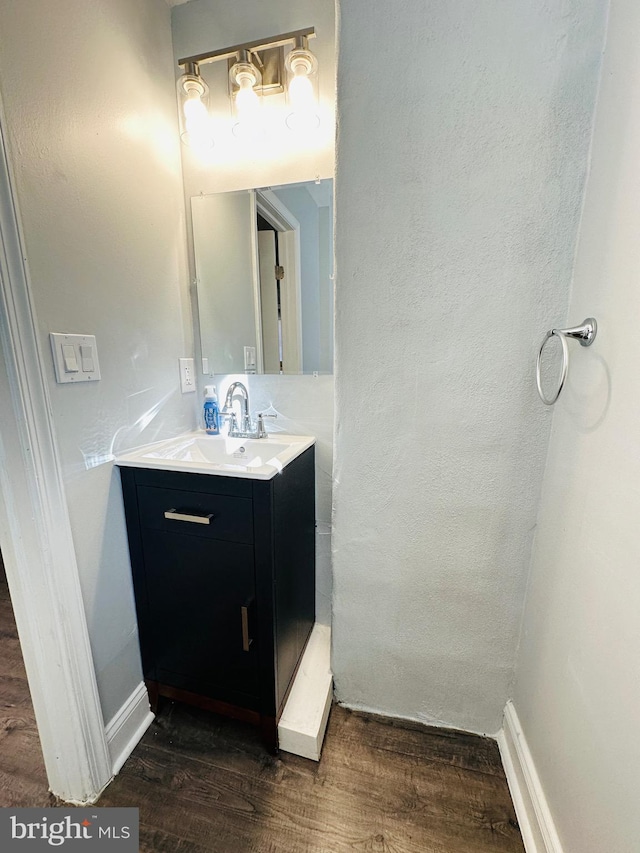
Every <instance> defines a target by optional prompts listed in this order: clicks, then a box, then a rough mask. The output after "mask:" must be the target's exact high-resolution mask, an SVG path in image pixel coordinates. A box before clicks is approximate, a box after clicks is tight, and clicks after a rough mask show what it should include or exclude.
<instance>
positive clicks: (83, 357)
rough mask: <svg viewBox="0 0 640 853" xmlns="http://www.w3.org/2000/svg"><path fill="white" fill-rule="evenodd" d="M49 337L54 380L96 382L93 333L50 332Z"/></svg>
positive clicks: (98, 373) (98, 372)
mask: <svg viewBox="0 0 640 853" xmlns="http://www.w3.org/2000/svg"><path fill="white" fill-rule="evenodd" d="M49 339H50V341H51V352H52V353H53V366H54V367H55V370H56V382H59V383H64V382H96V381H97V380H98V379H100V364H99V363H98V349H97V347H96V338H95V335H66V334H64V333H60V332H51V334H50V335H49Z"/></svg>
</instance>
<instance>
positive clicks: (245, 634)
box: [240, 604, 253, 652]
mask: <svg viewBox="0 0 640 853" xmlns="http://www.w3.org/2000/svg"><path fill="white" fill-rule="evenodd" d="M240 616H241V619H242V651H243V652H248V651H249V648H250V646H251V643H253V640H252V639H250V638H249V608H248V606H247V605H246V604H243V605H242V607H241V608H240Z"/></svg>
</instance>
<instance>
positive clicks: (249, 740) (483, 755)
mask: <svg viewBox="0 0 640 853" xmlns="http://www.w3.org/2000/svg"><path fill="white" fill-rule="evenodd" d="M51 805H55V803H54V802H53V798H52V797H51V796H50V794H49V793H48V792H47V781H46V775H45V770H44V765H43V761H42V755H41V752H40V744H39V740H38V733H37V729H36V725H35V719H34V716H33V709H32V707H31V700H30V696H29V690H28V687H27V681H26V675H25V672H24V665H23V663H22V655H21V651H20V644H19V642H18V638H17V634H16V630H15V622H14V619H13V611H12V609H11V603H10V601H9V596H8V591H7V587H6V582H5V581H4V577H3V575H1V574H0V806H14V807H19V806H51ZM98 805H99V806H137V807H139V809H140V850H141V851H142V853H523V851H524V847H523V845H522V841H521V838H520V833H519V831H518V826H517V823H516V818H515V814H514V811H513V807H512V804H511V800H510V797H509V791H508V789H507V783H506V781H505V778H504V774H503V772H502V767H501V764H500V758H499V754H498V749H497V746H496V744H495V743H494V742H493V741H491V740H489V739H486V738H480V737H476V736H474V735H467V734H464V733H458V732H449V731H443V730H441V729H429V728H426V727H424V726H420V725H417V724H416V725H414V724H411V723H404V722H400V721H397V720H389V719H386V718H383V717H375V716H372V715H369V714H362V713H358V712H350V711H347V710H345V709H344V708H340V707H334V708H333V711H332V713H331V719H330V721H329V729H328V732H327V739H326V742H325V747H324V751H323V755H322V760H321V761H320V763H319V764H317V763H315V762H312V761H307V760H305V759H303V758H298V757H297V756H294V755H287V754H286V753H282V754H281V755H280V757H278V758H274V757H273V756H270V755H268V754H267V752H266V751H265V749H264V747H263V745H262V742H261V740H260V737H259V733H258V731H257V730H256V729H254V728H252V727H251V726H249V725H245V724H243V723H239V722H235V721H232V720H226V719H224V718H222V717H217V716H215V715H212V714H208V713H206V712H204V711H199V710H197V709H195V708H189V707H187V706H184V705H180V704H175V703H171V702H165V704H164V705H163V706H162V707H161V709H160V713H159V715H158V717H157V718H156V720H155V722H154V723H153V724H152V726H151V728H150V729H149V730H148V731H147V733H146V735H145V736H144V738H143V739H142V741H141V743H140V744H139V745H138V746H137V747H136V749H135V750H134V752H133V755H132V756H131V758H130V759H129V760H128V761H127V763H126V764H125V766H124V767H123V769H122V771H121V772H120V774H119V776H117V777H116V779H115V780H114V781H113V782H112V784H111V785H110V786H109V787H108V789H107V790H106V791H105V793H104V794H103V796H102V797H101V799H100V801H99V803H98Z"/></svg>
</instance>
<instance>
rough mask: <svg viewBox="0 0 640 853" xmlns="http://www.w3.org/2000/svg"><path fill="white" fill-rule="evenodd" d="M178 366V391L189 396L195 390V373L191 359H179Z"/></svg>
mask: <svg viewBox="0 0 640 853" xmlns="http://www.w3.org/2000/svg"><path fill="white" fill-rule="evenodd" d="M178 362H179V364H180V390H181V391H182V393H183V394H190V393H191V392H192V391H195V390H196V371H195V366H194V363H193V359H192V358H179V359H178Z"/></svg>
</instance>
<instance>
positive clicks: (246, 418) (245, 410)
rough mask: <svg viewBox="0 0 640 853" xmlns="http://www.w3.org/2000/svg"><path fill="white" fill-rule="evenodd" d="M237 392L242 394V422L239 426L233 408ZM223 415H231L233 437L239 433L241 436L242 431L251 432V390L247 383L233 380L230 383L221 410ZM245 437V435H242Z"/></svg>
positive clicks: (230, 434) (230, 432) (230, 431)
mask: <svg viewBox="0 0 640 853" xmlns="http://www.w3.org/2000/svg"><path fill="white" fill-rule="evenodd" d="M236 394H240V395H241V396H242V422H241V424H240V426H238V424H237V422H236V416H235V413H234V412H233V411H232V410H231V407H232V405H233V398H234V396H235V395H236ZM221 414H222V415H225V416H226V417H230V418H231V420H230V423H229V436H231V437H233V436H234V435H237V436H238V437H240V434H241V433H246V432H251V416H250V414H249V392H248V391H247V388H246V386H245V385H243V384H242V382H232V383H231V385H229V390H228V391H227V396H226V397H225V401H224V408H223V409H222V412H221ZM242 437H243V438H244V435H243V436H242Z"/></svg>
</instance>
